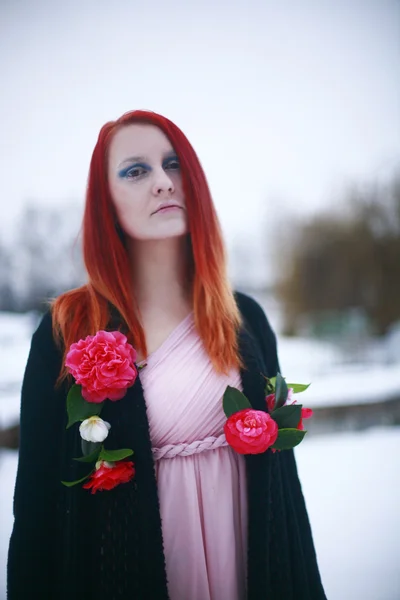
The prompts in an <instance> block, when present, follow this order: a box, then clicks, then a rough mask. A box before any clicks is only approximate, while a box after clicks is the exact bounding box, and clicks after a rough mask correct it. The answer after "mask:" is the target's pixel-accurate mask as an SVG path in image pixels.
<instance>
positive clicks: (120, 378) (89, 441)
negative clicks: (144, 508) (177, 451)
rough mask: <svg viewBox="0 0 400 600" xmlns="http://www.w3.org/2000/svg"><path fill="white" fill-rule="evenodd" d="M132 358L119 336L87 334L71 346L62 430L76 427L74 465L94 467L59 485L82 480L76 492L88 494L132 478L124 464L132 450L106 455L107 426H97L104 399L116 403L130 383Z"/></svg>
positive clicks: (130, 469) (132, 471)
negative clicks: (82, 490)
mask: <svg viewBox="0 0 400 600" xmlns="http://www.w3.org/2000/svg"><path fill="white" fill-rule="evenodd" d="M136 358H137V354H136V351H135V349H134V348H133V346H132V345H131V344H129V343H128V340H127V337H126V336H125V335H123V334H122V333H121V332H120V331H98V332H97V333H96V335H88V336H87V337H86V338H85V339H81V340H79V341H78V342H77V343H74V344H71V347H70V349H69V351H68V353H67V355H66V360H65V366H66V367H67V370H68V372H69V373H71V375H72V376H73V377H74V379H75V383H74V385H73V386H72V387H71V389H70V390H69V393H68V396H67V413H68V423H67V429H68V428H70V427H71V426H72V425H74V424H75V423H78V422H80V423H81V424H80V426H79V432H80V436H81V449H82V453H83V456H81V457H78V458H74V460H76V461H79V462H83V463H91V464H92V465H94V466H93V468H92V470H91V471H90V472H89V473H88V474H87V475H85V477H82V479H78V480H77V481H62V483H63V484H64V485H65V486H67V487H71V486H73V485H76V484H78V483H81V482H82V481H85V480H87V482H86V483H85V484H84V485H83V486H82V487H83V488H85V489H90V490H91V493H92V494H94V493H96V492H97V491H101V490H111V489H113V488H114V487H116V486H117V485H119V484H121V483H127V482H128V481H130V480H131V479H133V477H134V476H135V468H134V463H133V461H131V460H130V461H126V460H124V459H126V458H128V457H129V456H131V455H132V454H133V450H132V449H130V448H122V449H120V450H107V449H106V448H105V447H104V444H103V442H104V440H105V439H106V438H107V436H108V432H109V430H110V428H111V424H110V423H108V422H107V421H103V419H101V417H100V414H101V411H102V408H103V406H104V403H105V401H106V400H110V401H111V402H117V401H118V400H121V399H122V398H123V397H124V396H125V395H126V393H127V390H128V388H129V387H131V386H132V385H133V384H134V383H135V380H136V378H137V375H138V370H137V367H136V364H135V361H136Z"/></svg>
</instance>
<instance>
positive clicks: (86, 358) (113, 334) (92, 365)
mask: <svg viewBox="0 0 400 600" xmlns="http://www.w3.org/2000/svg"><path fill="white" fill-rule="evenodd" d="M136 356H137V354H136V351H135V350H134V348H133V347H132V346H131V344H129V343H128V340H127V338H126V336H125V335H123V334H122V333H121V332H120V331H98V332H97V333H96V335H88V336H87V337H86V338H85V339H84V340H83V339H82V340H79V342H77V343H75V344H71V347H70V349H69V351H68V354H67V357H66V360H65V365H66V367H67V368H68V371H69V372H70V373H71V374H72V375H73V377H74V378H75V381H76V383H78V384H80V385H81V386H82V396H83V398H84V399H85V400H86V401H87V402H96V403H100V402H103V401H104V400H105V399H106V398H108V399H110V400H120V399H121V398H123V397H124V396H125V394H126V391H127V389H128V387H131V386H132V385H133V384H134V383H135V380H136V377H137V369H136V366H135V364H134V363H135V360H136Z"/></svg>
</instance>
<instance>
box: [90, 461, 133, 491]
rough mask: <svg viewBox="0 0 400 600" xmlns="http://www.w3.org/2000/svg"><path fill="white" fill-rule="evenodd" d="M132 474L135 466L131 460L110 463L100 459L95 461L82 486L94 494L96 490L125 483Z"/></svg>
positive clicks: (107, 488) (109, 488) (111, 487)
mask: <svg viewBox="0 0 400 600" xmlns="http://www.w3.org/2000/svg"><path fill="white" fill-rule="evenodd" d="M134 476H135V468H134V466H133V462H132V461H131V460H128V461H118V462H111V463H109V462H106V461H104V460H101V461H99V463H96V470H95V471H94V472H93V473H92V475H91V476H90V478H89V480H88V481H87V482H86V483H85V484H84V485H83V486H82V487H83V488H85V489H86V490H89V489H91V493H92V494H95V493H96V492H97V491H99V492H101V491H102V490H112V489H113V488H115V487H116V486H117V485H119V484H120V483H127V482H128V481H130V480H131V479H133V477H134Z"/></svg>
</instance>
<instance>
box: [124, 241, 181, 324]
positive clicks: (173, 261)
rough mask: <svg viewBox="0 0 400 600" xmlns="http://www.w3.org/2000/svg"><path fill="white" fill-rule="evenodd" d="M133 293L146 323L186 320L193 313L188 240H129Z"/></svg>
mask: <svg viewBox="0 0 400 600" xmlns="http://www.w3.org/2000/svg"><path fill="white" fill-rule="evenodd" d="M128 254H129V259H130V265H131V274H132V275H131V280H132V289H133V291H134V295H135V297H136V300H137V303H138V307H139V311H140V313H141V315H142V318H143V319H144V320H147V319H151V318H152V317H157V316H159V315H160V314H164V315H171V316H173V315H175V316H177V317H178V318H179V317H184V316H186V315H187V314H188V313H189V312H190V310H191V309H192V293H191V275H190V258H189V256H190V255H189V246H188V238H187V236H180V237H175V238H168V239H163V240H146V241H143V240H131V239H129V240H128Z"/></svg>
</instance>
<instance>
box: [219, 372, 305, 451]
mask: <svg viewBox="0 0 400 600" xmlns="http://www.w3.org/2000/svg"><path fill="white" fill-rule="evenodd" d="M265 380H266V385H265V408H266V410H265V411H263V410H255V409H253V407H252V406H251V404H250V402H249V400H248V399H247V398H246V396H245V395H244V394H242V392H240V391H239V390H238V389H236V388H233V387H231V386H228V387H227V388H226V390H225V393H224V396H223V400H222V403H223V409H224V412H225V415H226V416H227V421H226V423H225V426H224V433H225V437H226V440H227V442H228V444H229V445H230V446H231V447H232V448H233V449H234V450H236V452H238V453H239V454H262V453H263V452H266V451H267V450H268V449H271V451H272V452H277V451H280V450H290V449H291V448H294V447H295V446H297V445H298V444H300V442H301V441H302V440H303V438H304V436H305V434H306V433H307V432H306V431H305V429H304V425H303V419H307V418H309V417H311V416H312V410H311V409H310V408H303V406H302V405H301V404H297V401H296V400H293V394H294V393H299V392H303V391H304V390H306V389H307V388H308V387H309V384H308V385H304V384H301V383H286V381H285V379H284V378H283V377H282V375H281V374H280V373H278V374H277V376H276V377H272V378H271V379H268V378H265Z"/></svg>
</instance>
